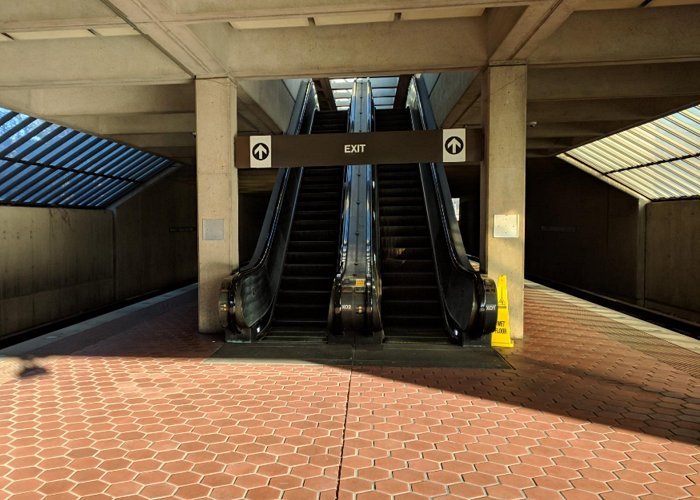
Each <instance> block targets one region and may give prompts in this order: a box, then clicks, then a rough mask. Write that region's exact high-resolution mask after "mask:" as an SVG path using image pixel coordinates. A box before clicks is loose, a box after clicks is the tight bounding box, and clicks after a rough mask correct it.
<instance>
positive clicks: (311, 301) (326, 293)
mask: <svg viewBox="0 0 700 500" xmlns="http://www.w3.org/2000/svg"><path fill="white" fill-rule="evenodd" d="M330 296H331V294H330V290H284V289H280V291H279V292H278V293H277V303H278V304H297V303H299V302H302V303H304V304H306V305H309V306H315V307H325V308H328V302H329V300H330Z"/></svg>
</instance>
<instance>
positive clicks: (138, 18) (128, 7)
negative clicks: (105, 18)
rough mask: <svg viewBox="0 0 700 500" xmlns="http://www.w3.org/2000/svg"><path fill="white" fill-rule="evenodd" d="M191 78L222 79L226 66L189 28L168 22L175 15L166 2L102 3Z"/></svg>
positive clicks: (116, 0) (106, 0)
mask: <svg viewBox="0 0 700 500" xmlns="http://www.w3.org/2000/svg"><path fill="white" fill-rule="evenodd" d="M102 1H103V2H104V3H105V4H107V5H109V6H110V7H111V8H112V9H113V10H114V11H116V12H118V13H119V15H120V16H121V17H122V18H123V19H124V20H125V21H127V22H129V23H130V24H131V25H133V26H134V27H135V28H136V29H137V30H138V31H140V32H141V33H143V34H144V35H146V36H147V37H148V38H149V39H150V40H151V41H152V42H153V43H154V44H155V45H156V47H158V48H159V49H160V50H161V51H162V52H163V53H164V54H166V55H167V56H168V57H169V58H170V59H171V60H173V61H175V62H176V63H177V64H178V65H179V66H180V67H181V68H183V69H184V70H185V71H187V72H188V73H189V74H190V75H193V76H194V75H196V76H199V77H200V78H202V77H213V76H222V75H224V74H225V69H224V66H223V65H222V63H221V61H220V60H218V59H217V58H216V57H215V56H214V54H213V53H212V51H210V50H209V48H208V47H207V46H206V45H205V44H203V43H202V42H201V40H200V39H199V38H197V37H196V36H194V34H193V33H192V32H191V31H190V29H189V28H188V27H187V26H184V25H181V24H173V23H166V21H165V20H166V19H168V18H169V17H171V16H170V13H171V10H170V7H169V5H168V2H165V1H163V0H149V2H143V1H140V0H102Z"/></svg>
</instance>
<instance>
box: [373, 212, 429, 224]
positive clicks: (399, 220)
mask: <svg viewBox="0 0 700 500" xmlns="http://www.w3.org/2000/svg"><path fill="white" fill-rule="evenodd" d="M379 222H380V223H381V225H382V226H427V224H428V218H427V217H426V216H425V215H403V216H399V215H381V214H380V216H379Z"/></svg>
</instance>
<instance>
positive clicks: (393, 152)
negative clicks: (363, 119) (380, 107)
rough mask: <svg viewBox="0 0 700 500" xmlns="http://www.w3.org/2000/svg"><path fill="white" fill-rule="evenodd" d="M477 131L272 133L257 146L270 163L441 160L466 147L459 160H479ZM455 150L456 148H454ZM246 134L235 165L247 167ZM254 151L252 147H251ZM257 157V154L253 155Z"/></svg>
mask: <svg viewBox="0 0 700 500" xmlns="http://www.w3.org/2000/svg"><path fill="white" fill-rule="evenodd" d="M480 132H481V131H480V130H471V129H468V130H467V134H466V139H467V141H466V142H467V144H464V143H463V141H462V140H461V139H459V140H453V141H452V142H451V143H450V142H448V143H443V131H442V130H426V131H400V132H371V133H358V134H318V135H311V134H309V135H273V136H272V137H271V147H270V148H269V150H267V148H266V149H265V151H263V150H262V148H259V151H257V153H258V154H259V155H260V156H263V155H264V156H265V157H267V156H269V155H270V154H271V156H272V167H273V168H278V167H320V166H326V165H351V164H354V165H362V164H378V163H387V164H400V163H419V162H426V163H427V162H442V161H443V160H444V158H445V155H444V151H445V150H446V149H447V150H448V151H449V152H451V151H455V152H461V151H462V150H463V149H464V148H466V150H467V155H466V161H465V162H460V163H463V164H473V163H478V162H479V161H481V151H482V148H481V133H480ZM457 150H458V151H457ZM250 151H251V150H250V140H249V137H245V136H239V137H236V142H235V155H236V157H235V165H236V167H237V168H250ZM253 154H255V150H253ZM256 158H257V156H256Z"/></svg>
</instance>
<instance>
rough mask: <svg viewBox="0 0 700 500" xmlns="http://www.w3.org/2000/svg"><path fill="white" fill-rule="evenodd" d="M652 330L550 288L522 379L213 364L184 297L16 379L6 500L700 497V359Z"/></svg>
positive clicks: (8, 368) (39, 351)
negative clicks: (647, 330) (618, 319)
mask: <svg viewBox="0 0 700 500" xmlns="http://www.w3.org/2000/svg"><path fill="white" fill-rule="evenodd" d="M120 321H121V322H120ZM639 328H640V327H639V324H636V326H635V325H630V324H628V323H625V322H621V321H617V320H616V319H614V318H612V317H607V316H605V315H602V314H600V312H597V311H596V310H595V309H594V308H589V307H585V304H583V306H582V304H581V303H573V302H571V301H569V300H566V298H565V297H562V296H561V295H559V294H557V293H554V292H551V291H549V290H547V289H544V288H542V287H534V286H531V287H528V289H527V291H526V335H527V342H526V343H525V344H518V346H517V347H516V349H514V350H512V351H511V352H504V355H505V356H506V358H507V360H508V361H509V362H510V363H511V364H512V365H513V367H514V368H515V369H514V370H486V369H430V368H390V367H386V368H361V369H359V368H352V367H349V366H348V367H330V366H322V365H309V364H306V365H294V364H282V365H280V364H275V365H264V364H235V365H229V364H211V363H205V362H204V359H205V358H206V357H208V356H209V355H210V354H212V353H213V352H214V351H215V350H216V349H217V348H218V347H219V344H218V343H217V342H216V341H215V339H212V338H209V337H205V336H200V335H197V334H195V333H194V331H195V329H196V322H195V301H194V299H193V296H192V294H191V293H189V294H185V295H183V296H182V297H180V298H175V299H172V300H170V301H168V302H165V303H162V304H160V305H158V306H157V307H155V306H154V307H151V308H147V309H144V310H142V311H140V312H139V313H137V314H136V315H135V316H134V317H131V319H130V320H129V321H127V322H124V320H116V321H115V322H112V323H110V324H107V325H103V326H101V327H99V326H98V327H94V328H93V329H92V330H88V331H87V332H86V333H83V334H80V335H75V336H73V337H71V339H61V340H59V341H58V342H57V343H56V344H54V345H53V346H48V347H43V348H39V347H35V349H34V351H33V352H34V353H35V354H36V355H37V357H36V358H34V359H32V360H27V359H25V360H18V359H14V358H8V359H6V360H5V361H2V362H1V363H0V401H2V405H0V498H12V499H25V498H26V499H29V498H50V499H64V498H65V499H73V498H81V499H82V498H87V499H98V498H134V499H135V498H186V499H189V498H227V499H228V498H243V497H247V498H261V499H271V498H278V497H283V498H300V499H311V498H343V499H345V498H347V499H350V498H357V499H383V498H392V497H394V498H401V499H411V498H430V497H432V498H473V497H476V498H478V497H490V498H522V497H528V498H546V499H551V498H562V497H563V498H567V499H574V498H605V499H608V498H609V499H613V498H620V499H622V498H637V497H640V496H647V495H648V496H652V497H656V498H683V497H688V498H691V497H694V498H698V497H700V384H699V383H698V378H695V377H694V376H692V375H691V374H697V368H698V366H700V354H697V353H696V352H693V350H689V349H686V348H684V347H681V346H679V345H674V344H672V343H669V342H667V341H666V340H664V339H661V338H658V336H650V335H648V334H646V333H644V332H643V331H641V330H640V329H639ZM20 373H21V376H20Z"/></svg>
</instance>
